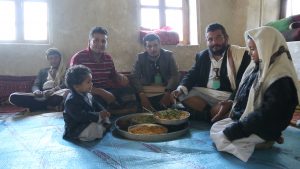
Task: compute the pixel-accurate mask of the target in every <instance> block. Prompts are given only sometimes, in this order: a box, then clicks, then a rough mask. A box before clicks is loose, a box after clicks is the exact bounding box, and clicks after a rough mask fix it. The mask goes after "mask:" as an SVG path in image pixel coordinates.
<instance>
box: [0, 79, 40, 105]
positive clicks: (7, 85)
mask: <svg viewBox="0 0 300 169" xmlns="http://www.w3.org/2000/svg"><path fill="white" fill-rule="evenodd" d="M34 79H35V76H0V103H1V102H3V101H6V100H7V99H8V97H9V95H10V94H11V93H13V92H31V87H32V85H33V82H34Z"/></svg>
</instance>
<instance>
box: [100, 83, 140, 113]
mask: <svg viewBox="0 0 300 169" xmlns="http://www.w3.org/2000/svg"><path fill="white" fill-rule="evenodd" d="M105 90H107V91H109V92H111V93H112V94H113V95H114V96H115V97H116V101H115V102H113V103H110V104H108V103H107V102H106V101H105V100H104V99H103V98H101V97H100V96H96V95H94V98H95V99H96V100H97V101H98V102H100V103H101V104H102V105H103V106H104V107H105V108H106V109H108V110H113V111H114V110H120V109H122V112H123V111H124V114H125V113H126V109H127V110H128V111H129V112H128V113H135V112H131V111H132V110H134V109H135V111H136V109H137V105H138V103H137V99H136V95H135V91H134V89H133V88H132V87H122V88H114V89H105ZM120 112H121V111H120Z"/></svg>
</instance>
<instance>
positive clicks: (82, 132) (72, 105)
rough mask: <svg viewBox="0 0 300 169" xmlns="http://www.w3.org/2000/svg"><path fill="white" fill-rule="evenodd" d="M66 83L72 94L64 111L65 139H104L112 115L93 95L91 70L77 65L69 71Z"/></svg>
mask: <svg viewBox="0 0 300 169" xmlns="http://www.w3.org/2000/svg"><path fill="white" fill-rule="evenodd" d="M65 82H66V85H67V86H68V88H69V89H70V90H71V93H70V94H69V95H68V96H67V99H66V101H65V109H64V113H63V116H64V120H65V132H64V135H63V138H64V139H72V140H73V139H75V140H76V139H79V140H81V141H92V140H95V139H99V138H102V136H103V134H104V132H105V131H106V130H107V128H108V127H109V126H110V121H109V117H110V113H109V112H107V110H105V109H104V108H103V106H102V105H101V104H100V103H98V102H96V101H95V100H94V99H93V96H92V95H91V93H90V92H91V90H92V87H93V83H92V75H91V70H90V69H89V68H88V67H86V66H83V65H75V66H72V67H70V68H69V69H68V70H67V73H66V77H65Z"/></svg>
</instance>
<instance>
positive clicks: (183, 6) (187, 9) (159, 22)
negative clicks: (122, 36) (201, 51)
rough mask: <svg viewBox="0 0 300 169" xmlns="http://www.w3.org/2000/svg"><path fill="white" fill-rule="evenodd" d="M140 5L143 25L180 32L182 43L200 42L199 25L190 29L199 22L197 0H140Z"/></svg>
mask: <svg viewBox="0 0 300 169" xmlns="http://www.w3.org/2000/svg"><path fill="white" fill-rule="evenodd" d="M140 7H141V9H140V14H141V15H140V16H141V27H143V28H148V29H160V28H163V27H169V28H171V29H172V30H173V31H175V32H177V33H178V35H179V39H180V42H181V43H182V44H196V43H198V41H197V35H195V33H196V34H197V27H194V28H193V29H190V26H195V25H196V24H195V23H197V17H196V16H197V15H196V0H140ZM191 14H193V15H191ZM191 30H192V31H191ZM195 30H196V31H195ZM191 32H192V34H193V36H192V34H191ZM190 37H193V38H190ZM191 41H192V43H191Z"/></svg>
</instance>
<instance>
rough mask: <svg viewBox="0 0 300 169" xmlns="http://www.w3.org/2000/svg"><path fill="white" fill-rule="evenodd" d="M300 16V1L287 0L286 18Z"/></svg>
mask: <svg viewBox="0 0 300 169" xmlns="http://www.w3.org/2000/svg"><path fill="white" fill-rule="evenodd" d="M297 14H300V1H299V0H287V2H286V15H285V16H286V17H289V16H292V15H297Z"/></svg>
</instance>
